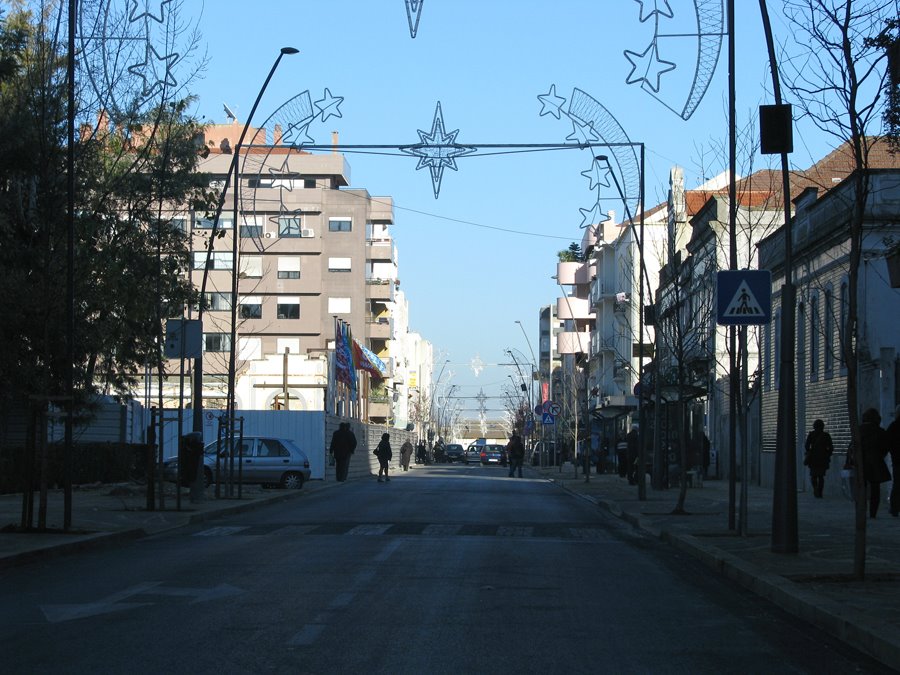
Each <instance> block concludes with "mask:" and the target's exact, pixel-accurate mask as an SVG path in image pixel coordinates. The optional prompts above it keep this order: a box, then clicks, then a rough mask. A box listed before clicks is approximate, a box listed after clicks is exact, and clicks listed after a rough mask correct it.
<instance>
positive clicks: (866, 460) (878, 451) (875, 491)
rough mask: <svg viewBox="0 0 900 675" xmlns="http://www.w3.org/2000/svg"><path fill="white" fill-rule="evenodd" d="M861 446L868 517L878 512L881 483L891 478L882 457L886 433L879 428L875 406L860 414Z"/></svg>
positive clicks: (885, 453) (878, 416) (884, 449)
mask: <svg viewBox="0 0 900 675" xmlns="http://www.w3.org/2000/svg"><path fill="white" fill-rule="evenodd" d="M859 440H860V444H861V446H862V461H863V478H864V479H865V485H866V492H867V493H868V495H869V518H874V517H875V516H876V515H877V514H878V505H879V504H880V502H881V484H882V483H885V482H887V481H889V480H890V479H891V472H890V471H888V468H887V463H886V462H885V461H884V458H885V457H886V456H887V452H888V447H887V433H886V432H885V430H884V429H882V428H881V415H880V414H879V413H878V411H877V410H875V408H869V409H868V410H866V411H865V412H864V413H863V415H862V424H861V425H860V427H859Z"/></svg>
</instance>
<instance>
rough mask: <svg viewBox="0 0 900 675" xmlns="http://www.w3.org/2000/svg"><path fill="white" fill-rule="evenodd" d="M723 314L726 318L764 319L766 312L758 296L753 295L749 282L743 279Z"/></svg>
mask: <svg viewBox="0 0 900 675" xmlns="http://www.w3.org/2000/svg"><path fill="white" fill-rule="evenodd" d="M723 316H724V317H725V318H726V319H728V318H743V319H764V318H765V316H766V313H765V312H764V311H763V309H762V305H760V303H759V301H758V300H757V299H756V296H755V295H753V291H752V290H750V286H749V284H748V283H747V282H746V281H741V283H740V285H739V286H738V288H737V291H736V292H735V294H734V297H733V298H732V299H731V302H729V303H728V306H727V307H726V308H725V312H724V313H723Z"/></svg>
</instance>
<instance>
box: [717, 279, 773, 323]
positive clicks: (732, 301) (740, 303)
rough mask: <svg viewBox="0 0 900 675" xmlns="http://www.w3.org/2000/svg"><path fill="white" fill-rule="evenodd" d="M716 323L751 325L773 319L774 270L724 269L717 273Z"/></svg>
mask: <svg viewBox="0 0 900 675" xmlns="http://www.w3.org/2000/svg"><path fill="white" fill-rule="evenodd" d="M716 295H717V303H716V305H717V312H716V323H718V324H720V325H723V326H749V325H757V324H765V323H769V322H770V321H771V320H772V273H771V272H769V270H724V271H722V272H718V273H717V275H716Z"/></svg>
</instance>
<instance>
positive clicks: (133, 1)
mask: <svg viewBox="0 0 900 675" xmlns="http://www.w3.org/2000/svg"><path fill="white" fill-rule="evenodd" d="M158 2H159V16H156V12H151V11H150V5H151V4H153V0H143V3H141V2H139V0H128V20H129V21H139V20H140V19H144V18H147V19H153V20H154V21H156V22H158V23H162V22H163V19H164V14H165V6H166V5H168V4H169V3H170V2H172V0H158ZM141 4H143V5H144V11H143V12H140V13H138V10H139V9H140V5H141Z"/></svg>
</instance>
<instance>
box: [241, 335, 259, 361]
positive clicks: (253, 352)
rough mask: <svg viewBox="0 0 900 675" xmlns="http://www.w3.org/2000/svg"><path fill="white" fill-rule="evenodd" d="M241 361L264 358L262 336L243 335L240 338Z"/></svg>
mask: <svg viewBox="0 0 900 675" xmlns="http://www.w3.org/2000/svg"><path fill="white" fill-rule="evenodd" d="M237 357H238V358H239V359H240V360H241V361H250V360H252V359H259V358H262V338H258V337H241V338H238V354H237Z"/></svg>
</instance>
